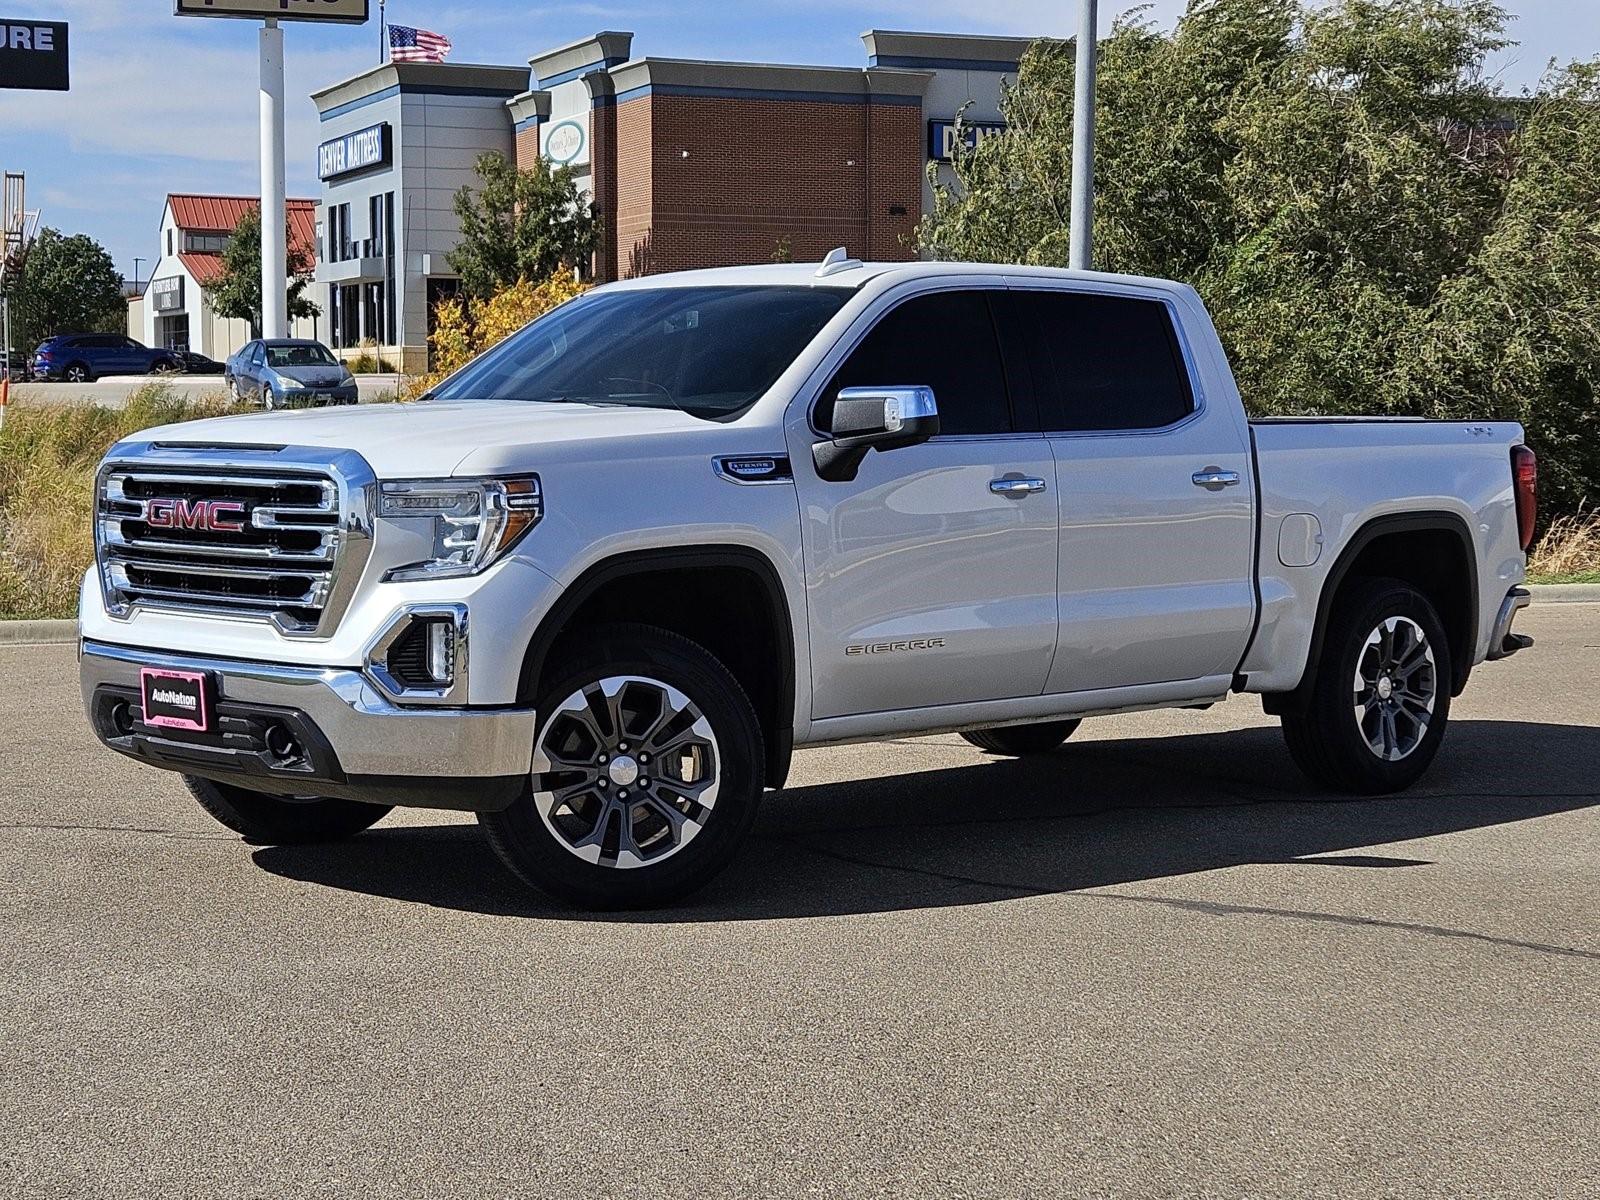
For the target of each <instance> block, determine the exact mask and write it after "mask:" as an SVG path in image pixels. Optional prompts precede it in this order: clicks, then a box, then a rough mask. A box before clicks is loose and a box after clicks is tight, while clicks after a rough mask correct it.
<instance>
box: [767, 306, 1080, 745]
mask: <svg viewBox="0 0 1600 1200" xmlns="http://www.w3.org/2000/svg"><path fill="white" fill-rule="evenodd" d="M966 282H967V283H968V286H966V287H961V288H957V289H954V290H952V289H951V286H950V283H949V281H943V282H942V283H940V284H936V285H933V286H930V285H928V284H921V285H917V286H916V287H914V288H909V289H907V290H906V291H905V292H899V293H896V295H895V297H894V298H893V299H892V300H890V301H889V302H888V305H887V307H886V308H880V309H878V310H876V311H875V312H874V313H873V314H872V316H871V317H869V318H865V319H864V320H863V322H862V323H861V325H858V326H857V327H855V328H853V329H852V330H851V332H850V334H848V335H847V336H846V338H845V339H844V341H843V342H842V343H841V344H840V346H839V347H837V348H836V349H835V351H834V353H833V354H832V355H830V358H829V360H827V361H826V362H825V363H824V365H823V370H824V371H825V372H826V375H825V379H826V382H825V383H824V384H823V385H822V386H821V388H820V389H819V391H818V392H817V393H816V399H815V403H814V404H804V405H803V406H800V407H799V408H798V409H797V411H795V412H792V413H791V416H790V421H789V424H788V428H787V433H788V437H789V439H790V440H789V453H790V459H791V462H792V464H793V469H794V474H795V485H796V488H797V490H798V492H799V499H800V515H801V529H802V537H803V543H802V549H803V554H804V559H805V577H806V593H807V610H808V611H807V616H808V619H809V627H810V640H811V663H812V681H813V682H812V688H813V691H812V701H813V707H812V713H813V716H815V717H817V718H826V717H838V716H847V715H855V714H865V713H874V712H886V711H895V710H902V709H912V708H931V707H937V706H940V705H948V704H960V703H966V702H973V701H983V700H995V699H1004V698H1011V697H1022V696H1037V695H1038V694H1039V692H1040V691H1041V689H1042V688H1043V687H1044V682H1045V678H1046V676H1047V675H1048V673H1049V669H1050V656H1051V653H1052V651H1053V650H1054V648H1055V641H1056V505H1055V496H1054V495H1053V488H1054V474H1055V464H1054V462H1053V460H1052V458H1051V455H1050V448H1049V445H1048V444H1047V443H1046V441H1045V439H1044V438H1042V437H1040V436H1039V435H1038V434H1037V433H1029V432H1026V431H1025V430H1023V429H1021V428H1020V427H1019V422H1018V420H1017V416H1016V413H1015V410H1014V407H1013V404H1012V396H1011V392H1010V389H1009V388H1008V386H1007V373H1006V369H1005V366H1004V363H1003V360H1002V357H1001V352H1000V343H999V338H998V332H997V329H996V326H995V315H994V301H995V300H996V298H999V299H1002V300H1003V299H1004V296H1005V291H1004V288H1003V285H1001V283H1000V281H999V280H994V281H993V283H992V284H991V285H990V286H983V285H982V284H979V283H978V282H977V281H976V280H970V281H966ZM919 385H920V386H926V387H929V388H932V389H933V393H934V398H935V400H936V401H937V403H938V406H939V422H940V433H939V435H938V436H936V437H934V438H933V439H932V440H931V441H929V442H927V443H925V444H923V445H919V446H908V447H904V448H902V449H897V450H891V451H888V452H885V453H878V452H874V453H871V454H868V455H867V457H866V459H865V461H863V462H862V464H861V469H860V473H859V474H858V475H857V477H856V478H855V479H854V480H851V481H848V482H840V481H831V480H825V479H821V478H819V477H818V475H817V473H816V469H815V465H814V463H813V461H812V457H811V449H812V446H813V445H814V444H815V443H816V442H817V441H818V440H820V437H821V432H822V431H826V430H827V429H828V428H829V423H830V420H831V413H832V404H833V400H834V398H835V397H837V395H838V393H839V391H840V390H841V389H842V388H847V387H896V386H919ZM801 399H802V400H803V401H804V400H807V399H809V397H807V396H804V395H803V396H802V397H801Z"/></svg>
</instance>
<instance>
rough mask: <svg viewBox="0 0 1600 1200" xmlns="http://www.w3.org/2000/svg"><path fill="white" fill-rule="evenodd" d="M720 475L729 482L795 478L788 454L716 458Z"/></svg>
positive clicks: (774, 481)
mask: <svg viewBox="0 0 1600 1200" xmlns="http://www.w3.org/2000/svg"><path fill="white" fill-rule="evenodd" d="M714 466H715V468H716V472H717V474H718V475H720V476H722V478H724V479H726V480H727V481H728V482H729V483H788V482H790V481H791V480H793V479H794V472H793V471H792V470H791V469H790V467H789V456H788V455H787V454H743V455H738V456H731V455H730V456H724V457H721V458H717V459H715V460H714Z"/></svg>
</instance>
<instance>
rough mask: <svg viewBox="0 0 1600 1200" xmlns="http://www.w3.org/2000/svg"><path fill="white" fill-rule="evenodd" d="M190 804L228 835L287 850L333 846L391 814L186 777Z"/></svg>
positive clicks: (380, 807)
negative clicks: (196, 805)
mask: <svg viewBox="0 0 1600 1200" xmlns="http://www.w3.org/2000/svg"><path fill="white" fill-rule="evenodd" d="M183 781H184V783H186V784H188V786H189V791H190V792H191V793H193V795H194V798H195V799H196V800H198V801H200V807H201V808H203V809H205V810H206V811H207V812H208V813H210V814H211V815H212V816H213V817H215V818H216V819H217V820H218V821H221V822H222V823H223V824H224V825H226V826H227V827H228V828H229V829H231V830H233V831H234V832H235V833H237V834H241V835H242V836H244V837H245V838H247V839H248V840H250V841H252V842H266V843H268V844H271V845H278V846H286V845H293V844H295V843H300V842H337V841H341V840H343V839H344V838H347V837H350V836H352V835H354V834H357V833H360V832H361V831H362V830H363V829H366V828H368V827H369V826H372V825H375V824H377V823H378V822H379V821H380V820H382V819H383V817H384V816H385V815H386V814H387V813H388V812H389V811H390V810H389V808H388V806H386V805H382V804H361V803H358V802H357V801H354V800H327V799H319V798H316V797H305V798H289V797H280V796H269V795H267V794H266V793H265V792H252V791H250V790H249V789H248V788H241V787H234V786H233V785H232V784H227V783H217V782H216V781H214V780H211V779H201V778H199V777H197V776H194V775H185V776H184V778H183Z"/></svg>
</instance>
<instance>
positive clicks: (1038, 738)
mask: <svg viewBox="0 0 1600 1200" xmlns="http://www.w3.org/2000/svg"><path fill="white" fill-rule="evenodd" d="M1082 724H1083V722H1082V721H1045V722H1043V723H1042V724H1038V725H1005V726H1002V727H1001V728H999V729H975V730H973V731H972V732H970V733H963V734H962V735H961V736H962V737H963V738H965V739H966V740H967V741H969V742H971V743H972V744H973V745H974V746H976V747H977V748H978V749H979V750H987V751H988V752H989V753H990V754H1004V755H1008V756H1009V757H1011V758H1026V757H1028V756H1029V755H1033V754H1049V753H1050V751H1052V750H1054V749H1055V748H1056V747H1057V746H1059V745H1061V743H1062V742H1064V741H1066V740H1067V739H1068V738H1069V737H1071V736H1072V735H1073V734H1075V733H1077V732H1078V726H1079V725H1082Z"/></svg>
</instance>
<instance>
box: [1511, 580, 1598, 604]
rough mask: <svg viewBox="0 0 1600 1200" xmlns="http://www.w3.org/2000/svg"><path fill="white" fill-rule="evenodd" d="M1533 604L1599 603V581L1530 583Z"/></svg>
mask: <svg viewBox="0 0 1600 1200" xmlns="http://www.w3.org/2000/svg"><path fill="white" fill-rule="evenodd" d="M1528 590H1529V591H1530V592H1532V593H1533V602H1534V603H1535V604H1600V583H1530V584H1529V585H1528Z"/></svg>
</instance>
